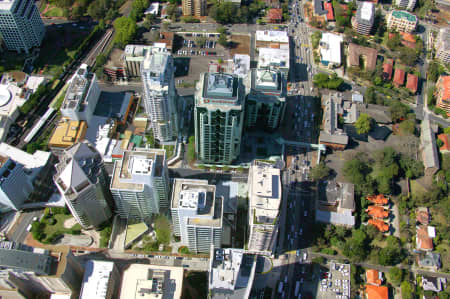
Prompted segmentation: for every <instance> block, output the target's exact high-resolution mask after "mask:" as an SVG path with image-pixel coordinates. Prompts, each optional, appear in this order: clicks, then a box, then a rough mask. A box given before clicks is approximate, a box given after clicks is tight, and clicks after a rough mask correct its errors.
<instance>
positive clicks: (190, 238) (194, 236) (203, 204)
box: [170, 179, 223, 253]
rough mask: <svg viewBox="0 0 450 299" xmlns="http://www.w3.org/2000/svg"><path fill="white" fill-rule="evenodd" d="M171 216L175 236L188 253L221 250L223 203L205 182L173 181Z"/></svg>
mask: <svg viewBox="0 0 450 299" xmlns="http://www.w3.org/2000/svg"><path fill="white" fill-rule="evenodd" d="M170 212H171V215H172V221H173V231H174V235H175V236H179V237H180V238H181V243H182V244H183V245H184V246H187V247H188V248H189V251H190V252H194V253H199V252H209V251H210V250H211V246H213V247H214V248H220V247H221V242H222V227H223V224H222V222H223V199H222V198H219V197H216V187H215V186H213V185H209V184H208V181H207V180H191V179H175V180H174V183H173V188H172V200H171V206H170Z"/></svg>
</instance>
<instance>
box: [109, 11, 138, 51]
mask: <svg viewBox="0 0 450 299" xmlns="http://www.w3.org/2000/svg"><path fill="white" fill-rule="evenodd" d="M114 29H115V30H116V35H115V37H114V43H116V44H117V45H118V46H119V47H124V46H125V45H127V44H129V43H130V42H131V41H132V40H133V38H134V36H135V35H136V22H135V21H133V19H131V18H129V17H120V18H118V19H116V20H115V21H114Z"/></svg>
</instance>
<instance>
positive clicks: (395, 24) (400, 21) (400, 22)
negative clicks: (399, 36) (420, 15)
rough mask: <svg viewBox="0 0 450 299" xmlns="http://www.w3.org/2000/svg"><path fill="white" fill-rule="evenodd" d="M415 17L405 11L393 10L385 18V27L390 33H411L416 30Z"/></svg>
mask: <svg viewBox="0 0 450 299" xmlns="http://www.w3.org/2000/svg"><path fill="white" fill-rule="evenodd" d="M417 22H418V20H417V17H416V16H415V15H413V14H411V13H409V12H407V11H401V10H393V11H391V12H390V13H389V15H388V18H387V27H388V29H389V30H392V31H402V32H408V33H411V32H413V31H414V30H416V26H417Z"/></svg>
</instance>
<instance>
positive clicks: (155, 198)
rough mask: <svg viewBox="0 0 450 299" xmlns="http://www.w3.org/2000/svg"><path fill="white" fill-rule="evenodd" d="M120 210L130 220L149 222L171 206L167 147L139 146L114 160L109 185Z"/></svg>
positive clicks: (122, 216)
mask: <svg viewBox="0 0 450 299" xmlns="http://www.w3.org/2000/svg"><path fill="white" fill-rule="evenodd" d="M110 189H111V192H112V195H113V198H114V201H115V203H116V207H117V212H118V213H119V216H120V217H121V218H123V219H128V221H129V222H136V221H137V222H140V221H145V222H148V221H150V220H151V217H152V215H153V214H159V213H160V211H161V209H163V208H167V207H168V206H169V201H168V196H169V175H168V170H167V164H166V151H165V150H163V149H144V148H139V149H136V150H134V151H126V152H125V153H124V154H123V158H122V160H119V161H116V162H115V164H114V172H113V176H112V180H111V186H110Z"/></svg>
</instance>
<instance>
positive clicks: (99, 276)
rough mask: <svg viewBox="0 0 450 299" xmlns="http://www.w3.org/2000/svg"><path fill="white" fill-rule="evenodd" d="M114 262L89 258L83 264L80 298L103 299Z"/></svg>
mask: <svg viewBox="0 0 450 299" xmlns="http://www.w3.org/2000/svg"><path fill="white" fill-rule="evenodd" d="M113 269H114V262H106V261H93V260H89V261H87V262H86V264H85V272H84V277H83V285H82V289H81V295H80V299H104V298H106V295H107V292H108V283H109V280H110V276H111V272H112V271H113Z"/></svg>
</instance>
